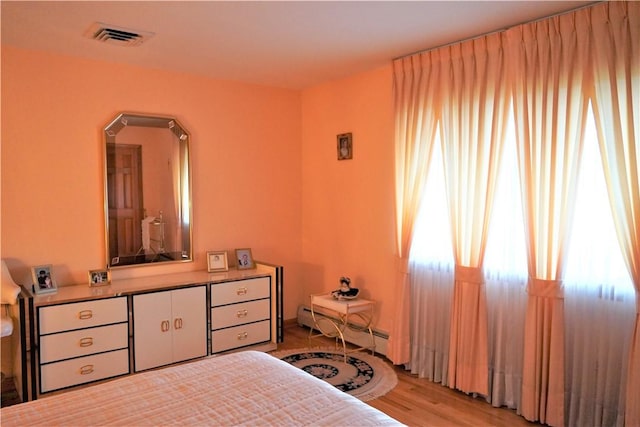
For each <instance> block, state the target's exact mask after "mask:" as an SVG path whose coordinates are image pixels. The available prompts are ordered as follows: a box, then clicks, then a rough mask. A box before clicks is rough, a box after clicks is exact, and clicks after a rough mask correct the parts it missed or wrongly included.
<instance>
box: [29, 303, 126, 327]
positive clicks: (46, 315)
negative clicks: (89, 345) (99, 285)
mask: <svg viewBox="0 0 640 427" xmlns="http://www.w3.org/2000/svg"><path fill="white" fill-rule="evenodd" d="M38 319H39V322H38V326H39V328H40V329H39V333H40V335H44V334H50V333H55V332H62V331H71V330H74V329H82V328H88V327H91V326H100V325H107V324H110V323H120V322H127V321H128V311H127V298H126V297H118V298H108V299H101V300H93V301H82V302H74V303H71V304H60V305H52V306H46V307H41V308H40V309H39V310H38Z"/></svg>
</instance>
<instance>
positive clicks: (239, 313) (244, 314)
mask: <svg viewBox="0 0 640 427" xmlns="http://www.w3.org/2000/svg"><path fill="white" fill-rule="evenodd" d="M247 314H248V311H247V310H238V311H237V312H236V316H237V317H247Z"/></svg>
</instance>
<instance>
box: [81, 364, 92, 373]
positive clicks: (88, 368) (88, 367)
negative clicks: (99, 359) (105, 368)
mask: <svg viewBox="0 0 640 427" xmlns="http://www.w3.org/2000/svg"><path fill="white" fill-rule="evenodd" d="M92 373H93V365H84V366H83V367H81V368H80V375H89V374H92Z"/></svg>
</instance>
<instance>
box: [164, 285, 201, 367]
mask: <svg viewBox="0 0 640 427" xmlns="http://www.w3.org/2000/svg"><path fill="white" fill-rule="evenodd" d="M171 297H172V298H171V309H172V320H171V322H172V324H171V327H172V330H173V335H172V337H173V361H174V362H180V361H183V360H189V359H195V358H196V357H204V356H206V355H207V289H206V287H204V286H198V287H193V288H186V289H179V290H176V291H173V292H172V295H171Z"/></svg>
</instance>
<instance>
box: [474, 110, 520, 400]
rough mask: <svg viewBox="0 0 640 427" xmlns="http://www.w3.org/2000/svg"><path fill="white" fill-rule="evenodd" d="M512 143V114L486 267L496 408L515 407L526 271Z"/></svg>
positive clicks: (491, 376) (491, 383) (492, 396)
mask: <svg viewBox="0 0 640 427" xmlns="http://www.w3.org/2000/svg"><path fill="white" fill-rule="evenodd" d="M515 144H516V141H515V130H514V128H513V115H511V116H510V120H509V128H508V130H507V138H506V141H505V147H504V154H503V156H502V158H503V161H502V163H501V169H500V175H499V178H498V187H497V190H496V197H495V202H494V204H495V206H494V210H493V215H492V218H491V228H490V230H489V240H488V242H487V252H486V255H485V263H484V264H485V269H484V270H485V280H486V287H487V312H488V315H489V390H490V394H489V398H488V400H489V401H490V402H491V404H492V405H493V406H496V407H499V406H507V407H508V408H512V409H519V408H520V401H521V396H522V359H523V347H524V320H525V312H526V309H527V290H526V287H527V277H528V275H527V262H526V259H527V255H526V246H525V239H524V223H523V220H522V218H523V216H522V215H523V214H522V203H521V200H520V186H519V184H518V165H517V154H516V145H515ZM505 242H510V244H505Z"/></svg>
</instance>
